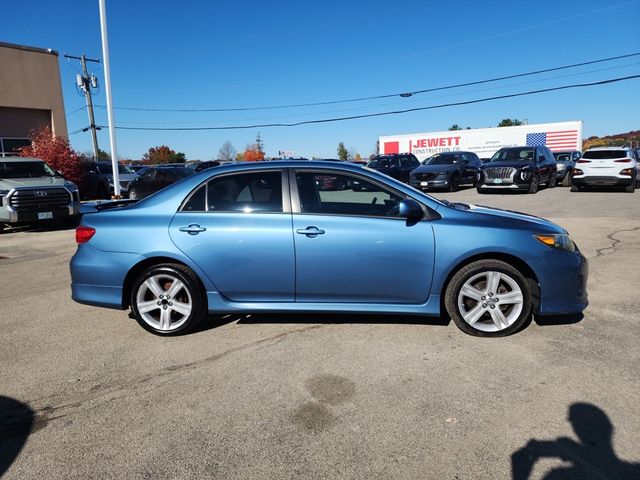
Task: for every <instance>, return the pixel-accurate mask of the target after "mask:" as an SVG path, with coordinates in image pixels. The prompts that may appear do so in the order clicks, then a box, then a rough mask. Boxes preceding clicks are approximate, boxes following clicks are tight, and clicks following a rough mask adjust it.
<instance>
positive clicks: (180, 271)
mask: <svg viewBox="0 0 640 480" xmlns="http://www.w3.org/2000/svg"><path fill="white" fill-rule="evenodd" d="M162 275H167V278H168V279H169V278H175V279H178V280H179V281H180V282H182V283H183V284H184V288H181V289H180V290H179V291H177V292H176V298H177V297H178V296H179V297H180V300H179V301H180V302H182V303H187V302H185V301H184V300H185V299H186V300H190V305H191V311H190V313H189V315H183V316H182V317H180V318H179V319H178V320H179V321H176V322H174V323H178V324H179V326H177V327H175V328H169V329H166V330H164V329H161V328H157V327H155V326H154V325H151V324H150V323H148V322H147V321H145V319H144V318H143V316H142V315H141V314H140V312H139V310H138V302H137V297H138V293H139V291H140V290H141V288H143V289H144V288H145V287H143V284H144V283H145V282H146V281H147V280H148V279H150V278H151V277H155V276H158V277H162ZM171 285H173V283H171V284H169V287H167V286H166V285H165V286H164V288H165V292H164V293H167V292H169V289H170V287H171ZM143 291H144V290H143ZM146 294H147V295H150V296H151V297H154V295H153V294H152V292H151V291H150V290H149V291H147V292H146ZM150 300H151V301H155V300H157V299H156V298H155V297H154V298H150ZM169 300H172V299H171V298H169ZM169 300H166V299H164V300H163V301H164V303H165V305H164V307H163V308H164V309H165V310H166V309H167V307H168V305H172V304H171V303H168V302H169ZM173 300H174V299H173ZM129 301H130V305H131V311H132V312H133V314H134V316H135V318H136V321H137V322H138V323H139V324H140V326H141V327H142V328H144V329H145V330H147V331H149V332H151V333H154V334H156V335H162V336H169V335H179V334H183V333H186V332H188V331H190V330H193V328H194V327H195V326H196V325H197V324H198V323H200V320H202V317H203V316H204V315H205V313H206V312H207V300H206V295H205V291H204V287H203V286H202V284H201V282H200V279H199V278H198V277H197V275H196V274H195V273H194V272H193V271H192V270H191V269H189V268H187V267H185V266H184V265H180V264H174V263H164V264H160V265H154V266H153V267H150V268H148V269H146V270H145V271H144V272H142V273H141V274H140V275H139V276H138V278H137V279H136V281H135V282H134V283H133V288H132V289H131V292H130V300H129ZM168 308H169V312H170V313H169V314H168V315H170V320H169V322H171V318H172V317H175V316H176V315H173V313H171V308H170V307H168ZM157 310H158V316H160V314H161V313H162V311H161V310H160V307H158V309H157ZM178 315H179V314H178ZM185 317H186V319H185ZM158 322H159V323H160V320H158Z"/></svg>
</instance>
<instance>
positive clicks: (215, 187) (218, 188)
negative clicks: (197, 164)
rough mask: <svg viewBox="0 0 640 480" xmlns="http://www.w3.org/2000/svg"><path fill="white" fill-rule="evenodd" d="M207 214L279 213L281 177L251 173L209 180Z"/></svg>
mask: <svg viewBox="0 0 640 480" xmlns="http://www.w3.org/2000/svg"><path fill="white" fill-rule="evenodd" d="M207 210H208V211H209V212H244V213H255V212H263V213H280V212H282V174H281V173H280V172H279V171H276V172H252V173H239V174H236V175H225V176H224V177H219V178H214V179H212V180H210V181H209V184H208V186H207Z"/></svg>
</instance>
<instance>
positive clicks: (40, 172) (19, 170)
mask: <svg viewBox="0 0 640 480" xmlns="http://www.w3.org/2000/svg"><path fill="white" fill-rule="evenodd" d="M55 176H56V173H55V172H54V171H53V170H52V169H51V168H50V167H49V165H47V164H46V163H44V162H0V178H38V177H55Z"/></svg>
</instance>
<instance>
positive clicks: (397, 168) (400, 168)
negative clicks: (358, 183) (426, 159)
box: [367, 153, 420, 183]
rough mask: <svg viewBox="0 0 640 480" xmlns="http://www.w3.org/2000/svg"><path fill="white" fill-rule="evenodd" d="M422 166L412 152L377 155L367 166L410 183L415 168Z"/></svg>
mask: <svg viewBox="0 0 640 480" xmlns="http://www.w3.org/2000/svg"><path fill="white" fill-rule="evenodd" d="M419 166H420V162H419V161H418V159H417V158H416V156H415V155H414V154H412V153H394V154H390V155H376V156H375V157H373V158H372V159H371V160H369V163H367V167H369V168H373V169H374V170H377V171H379V172H380V173H384V174H385V175H389V176H390V177H393V178H395V179H396V180H400V181H401V182H404V183H409V176H410V174H411V171H412V170H413V169H414V168H417V167H419Z"/></svg>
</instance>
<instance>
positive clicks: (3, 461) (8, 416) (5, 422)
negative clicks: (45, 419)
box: [0, 395, 34, 477]
mask: <svg viewBox="0 0 640 480" xmlns="http://www.w3.org/2000/svg"><path fill="white" fill-rule="evenodd" d="M33 419H34V413H33V410H32V409H31V408H30V407H29V406H28V405H26V404H24V403H21V402H18V401H17V400H14V399H13V398H9V397H5V396H3V395H0V477H2V475H3V474H4V473H5V472H6V471H7V470H8V469H9V467H10V466H11V464H12V463H13V462H14V460H15V459H16V458H17V457H18V454H19V453H20V450H22V447H24V444H25V443H26V442H27V438H28V437H29V434H30V433H31V427H32V425H33Z"/></svg>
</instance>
